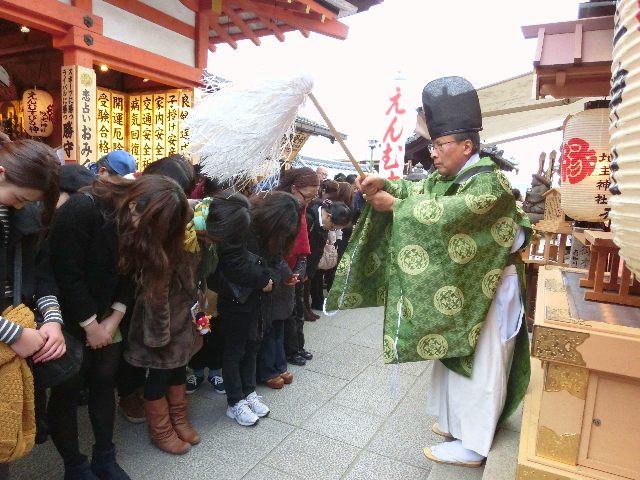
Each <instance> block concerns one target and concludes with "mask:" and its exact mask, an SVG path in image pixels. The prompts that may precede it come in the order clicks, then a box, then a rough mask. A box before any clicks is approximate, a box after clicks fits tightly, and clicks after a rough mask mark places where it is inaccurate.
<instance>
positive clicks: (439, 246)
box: [326, 158, 531, 397]
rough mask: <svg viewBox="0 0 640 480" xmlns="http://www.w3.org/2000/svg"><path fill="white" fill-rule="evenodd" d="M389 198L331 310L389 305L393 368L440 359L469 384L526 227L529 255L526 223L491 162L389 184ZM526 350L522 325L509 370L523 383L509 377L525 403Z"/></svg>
mask: <svg viewBox="0 0 640 480" xmlns="http://www.w3.org/2000/svg"><path fill="white" fill-rule="evenodd" d="M385 191H387V192H388V193H390V194H391V195H393V196H394V197H396V199H397V200H396V202H395V204H394V207H393V212H392V213H391V212H389V213H380V212H375V211H374V210H373V209H372V208H371V206H369V205H367V206H366V207H365V209H364V211H363V213H362V216H361V218H360V220H359V221H358V224H357V225H356V226H355V228H354V231H353V234H352V236H351V239H350V242H349V245H348V247H347V249H346V252H345V254H344V256H343V257H342V260H341V261H340V264H339V265H338V268H337V270H336V276H335V280H334V283H333V287H332V289H331V291H330V292H329V297H328V298H327V304H326V310H328V311H329V310H336V309H349V308H358V307H373V306H381V305H384V306H385V313H384V315H385V318H384V339H383V347H384V360H385V362H386V363H396V362H398V363H402V362H412V361H420V360H431V359H439V360H442V361H443V363H444V364H445V365H446V366H447V367H448V368H449V369H451V370H453V371H455V372H457V373H459V374H462V375H465V376H467V377H469V376H471V372H472V368H473V353H474V349H475V346H476V343H477V341H478V336H479V334H480V329H481V327H482V323H483V321H484V319H485V317H486V315H487V312H488V311H489V307H490V305H491V302H492V300H493V297H494V293H495V290H496V287H497V284H498V282H499V280H500V276H501V274H502V270H503V269H504V268H505V267H506V266H507V265H509V264H515V263H518V261H519V255H518V254H517V253H516V254H511V255H510V250H511V247H512V244H513V241H514V239H515V235H516V232H517V228H518V226H520V227H522V228H523V229H525V234H526V238H527V240H526V241H525V245H523V246H522V247H523V248H524V246H526V244H527V243H528V242H529V238H530V233H531V226H530V224H529V221H528V219H527V217H526V215H525V214H524V213H523V212H522V210H520V209H519V208H517V207H516V204H515V199H514V197H513V195H512V193H511V185H510V183H509V181H508V180H507V178H506V177H505V175H504V174H503V173H502V172H501V171H500V170H499V169H498V167H497V166H496V165H495V163H493V161H491V159H489V158H482V159H480V160H479V161H478V162H476V163H474V164H473V165H471V166H469V167H468V168H466V169H464V170H462V171H461V172H459V173H458V175H457V176H456V177H443V176H442V175H440V174H438V173H437V172H434V173H433V174H432V175H430V176H429V177H428V178H427V179H425V180H422V181H420V182H410V181H406V180H397V181H386V182H385ZM520 271H522V270H521V268H520ZM523 300H524V297H523ZM524 323H525V322H523V324H524ZM527 347H528V337H527V334H526V326H525V327H523V328H521V332H520V334H519V335H518V340H517V341H516V352H515V353H514V365H513V367H512V374H513V372H514V369H515V370H517V371H518V372H519V374H518V375H517V376H518V377H519V378H513V379H512V378H510V379H509V383H511V382H512V381H515V382H517V383H518V388H517V390H518V391H519V393H518V394H517V395H518V396H520V397H521V394H523V393H524V390H526V384H527V383H528V377H529V374H528V372H529V368H528V362H529V359H528V348H527ZM523 350H524V351H523ZM525 362H526V365H525ZM524 377H526V378H524ZM520 391H521V392H520Z"/></svg>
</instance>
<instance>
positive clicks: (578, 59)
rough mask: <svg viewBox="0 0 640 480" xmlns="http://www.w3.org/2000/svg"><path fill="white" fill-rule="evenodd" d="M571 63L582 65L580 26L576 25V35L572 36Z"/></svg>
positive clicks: (579, 24)
mask: <svg viewBox="0 0 640 480" xmlns="http://www.w3.org/2000/svg"><path fill="white" fill-rule="evenodd" d="M573 42H574V44H573V63H582V24H581V23H576V33H575V35H574V36H573Z"/></svg>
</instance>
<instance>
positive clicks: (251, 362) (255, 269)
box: [208, 193, 301, 426]
mask: <svg viewBox="0 0 640 480" xmlns="http://www.w3.org/2000/svg"><path fill="white" fill-rule="evenodd" d="M226 203H227V205H224V204H218V205H217V206H216V207H213V208H211V209H210V212H209V219H208V222H211V221H212V220H213V222H214V223H215V224H216V225H217V228H218V231H219V232H220V234H219V235H216V232H215V231H213V230H212V229H208V233H209V234H210V235H211V236H212V238H213V240H214V241H216V243H217V244H218V259H219V263H218V270H219V276H220V288H219V292H218V313H219V315H220V319H221V321H222V332H223V336H224V353H223V365H222V375H223V378H224V383H225V389H226V392H227V403H228V405H229V406H228V408H227V416H228V417H229V418H233V419H235V420H236V421H237V422H238V423H239V424H240V425H243V426H250V425H254V424H255V423H256V422H257V421H258V419H259V417H263V416H266V415H268V413H269V408H268V407H267V406H266V405H264V404H263V403H262V402H261V401H260V397H258V395H257V394H256V392H255V388H256V352H257V349H258V343H259V341H260V339H261V337H262V333H263V331H262V329H263V322H264V321H265V320H266V321H269V318H268V317H269V316H270V314H271V298H270V295H268V293H269V292H271V290H272V288H273V284H274V283H276V282H279V281H280V278H279V275H278V272H277V270H276V269H275V268H274V267H275V265H276V264H278V263H279V262H280V261H281V260H282V256H283V255H284V254H285V253H286V251H287V249H288V248H289V246H290V245H291V243H292V242H293V240H294V238H295V236H296V234H297V231H298V226H299V223H298V222H299V218H300V213H301V212H300V206H299V203H298V202H297V201H296V199H295V198H294V197H293V196H292V195H290V194H286V193H273V194H271V195H268V196H267V197H266V198H264V199H263V200H261V201H260V202H259V203H258V204H257V205H256V206H255V208H253V209H252V213H251V214H250V209H249V203H248V201H247V200H246V199H245V198H244V197H243V196H242V195H239V194H234V195H232V196H230V197H229V198H228V199H227V200H226ZM250 215H251V216H250ZM229 232H234V235H233V237H234V238H229Z"/></svg>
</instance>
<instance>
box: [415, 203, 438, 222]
mask: <svg viewBox="0 0 640 480" xmlns="http://www.w3.org/2000/svg"><path fill="white" fill-rule="evenodd" d="M443 213H444V207H443V206H442V205H440V204H439V203H438V202H437V201H436V200H424V201H422V202H419V203H416V204H415V206H414V207H413V216H414V218H415V219H416V220H417V221H419V222H420V223H423V224H425V225H433V224H434V223H438V220H440V218H441V217H442V214H443Z"/></svg>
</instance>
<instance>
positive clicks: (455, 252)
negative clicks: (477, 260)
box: [447, 233, 478, 265]
mask: <svg viewBox="0 0 640 480" xmlns="http://www.w3.org/2000/svg"><path fill="white" fill-rule="evenodd" d="M447 250H448V251H449V257H451V260H453V261H454V262H456V263H459V264H460V265H464V264H465V263H469V262H470V261H471V260H472V259H473V257H475V256H476V253H477V252H478V246H477V245H476V242H475V240H474V239H473V238H471V237H470V236H469V235H467V234H466V233H458V234H456V235H454V236H453V237H451V240H449V246H448V248H447Z"/></svg>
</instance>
